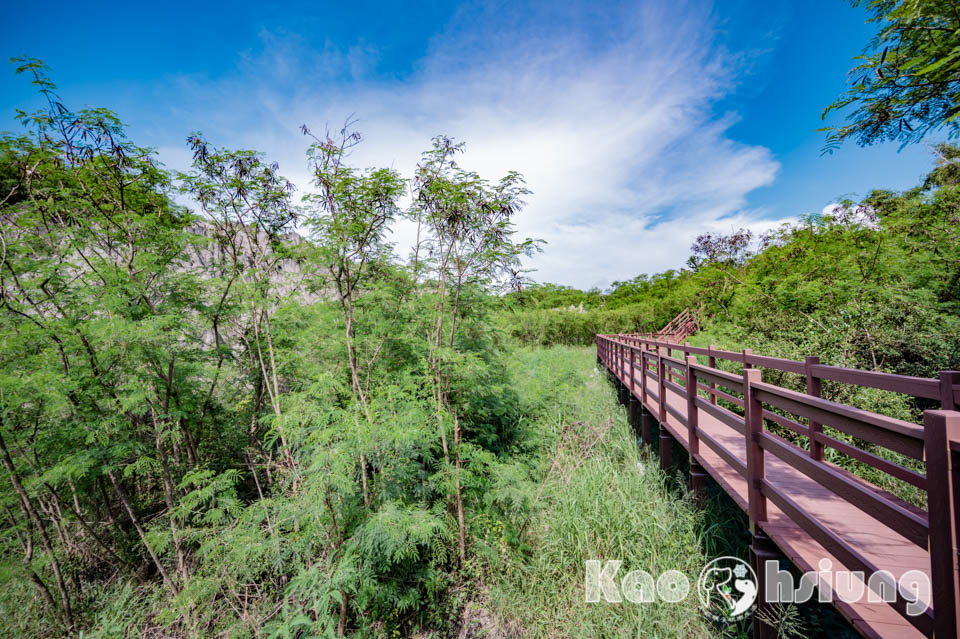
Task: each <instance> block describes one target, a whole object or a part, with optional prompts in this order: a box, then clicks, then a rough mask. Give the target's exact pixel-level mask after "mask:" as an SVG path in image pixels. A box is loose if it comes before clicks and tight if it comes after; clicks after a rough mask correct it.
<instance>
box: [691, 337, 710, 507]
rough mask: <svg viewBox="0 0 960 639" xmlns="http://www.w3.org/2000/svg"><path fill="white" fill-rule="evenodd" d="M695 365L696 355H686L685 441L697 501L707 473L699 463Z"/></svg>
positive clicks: (705, 485)
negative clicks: (688, 451) (686, 442)
mask: <svg viewBox="0 0 960 639" xmlns="http://www.w3.org/2000/svg"><path fill="white" fill-rule="evenodd" d="M696 365H697V356H696V355H688V356H687V441H688V444H689V446H688V448H689V449H690V492H691V493H692V494H693V498H694V500H695V501H697V502H701V501H703V494H704V491H705V490H706V487H707V474H706V473H705V472H704V470H703V466H701V465H700V459H699V456H700V439H699V437H698V435H697V428H699V426H700V420H699V415H698V413H697V411H698V409H697V373H696V371H695V370H693V367H694V366H696Z"/></svg>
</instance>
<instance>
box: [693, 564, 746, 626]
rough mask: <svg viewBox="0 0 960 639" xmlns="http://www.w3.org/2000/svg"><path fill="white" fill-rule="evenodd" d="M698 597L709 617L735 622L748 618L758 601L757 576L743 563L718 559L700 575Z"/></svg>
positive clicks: (705, 567) (708, 565) (704, 568)
mask: <svg viewBox="0 0 960 639" xmlns="http://www.w3.org/2000/svg"><path fill="white" fill-rule="evenodd" d="M697 595H698V596H699V598H700V606H701V607H702V608H703V611H704V612H705V613H706V615H707V616H708V617H711V618H712V619H715V620H716V621H734V620H736V619H739V618H741V617H743V616H745V615H747V614H748V613H749V612H750V609H751V607H752V606H753V604H754V602H755V601H756V600H757V575H756V574H755V573H754V572H753V568H751V567H750V564H748V563H747V562H745V561H743V560H742V559H737V558H736V557H718V558H717V559H714V560H713V561H711V562H710V563H708V564H707V565H706V566H704V567H703V570H701V571H700V578H699V579H697Z"/></svg>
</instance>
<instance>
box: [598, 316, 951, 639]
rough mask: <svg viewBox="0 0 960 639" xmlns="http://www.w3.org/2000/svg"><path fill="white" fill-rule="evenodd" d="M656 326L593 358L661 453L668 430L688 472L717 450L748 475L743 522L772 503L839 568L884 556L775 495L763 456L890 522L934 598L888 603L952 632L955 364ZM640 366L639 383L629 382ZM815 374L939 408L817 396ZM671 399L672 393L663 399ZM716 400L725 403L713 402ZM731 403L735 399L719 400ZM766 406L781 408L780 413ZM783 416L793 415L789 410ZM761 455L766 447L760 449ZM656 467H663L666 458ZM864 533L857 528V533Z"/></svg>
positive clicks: (918, 623) (927, 630)
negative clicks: (736, 367) (924, 571)
mask: <svg viewBox="0 0 960 639" xmlns="http://www.w3.org/2000/svg"><path fill="white" fill-rule="evenodd" d="M690 318H691V316H690V314H689V313H688V312H686V311H684V313H681V314H680V315H678V316H677V318H674V321H672V322H671V324H668V325H667V327H665V331H666V329H675V328H677V327H678V326H683V325H684V322H689V321H691V319H690ZM664 335H665V333H664V331H661V332H660V333H658V334H656V335H652V336H644V335H639V334H631V335H598V336H597V355H598V359H599V361H600V362H601V363H603V364H604V365H605V366H606V368H607V369H608V370H610V371H612V372H614V374H615V375H616V376H617V377H618V379H620V381H621V382H622V383H624V384H629V385H628V386H626V390H629V392H630V394H629V397H631V398H633V396H634V395H636V394H638V399H639V402H640V405H641V407H642V408H643V410H645V411H646V410H647V407H648V406H650V407H651V408H650V410H652V411H655V414H654V417H655V418H656V419H657V420H658V421H659V422H660V424H661V451H662V453H661V455H669V445H666V448H664V447H665V442H666V443H667V444H669V442H670V441H672V439H671V437H672V436H676V437H677V439H678V440H679V439H680V438H681V436H685V441H681V443H682V444H683V445H684V446H686V447H687V448H688V452H689V454H690V458H691V469H692V468H693V464H694V462H696V463H697V464H698V468H699V464H700V463H701V462H702V459H703V458H702V455H701V450H707V451H708V452H709V451H712V453H715V454H716V457H715V458H712V459H718V460H720V461H719V462H718V463H722V464H724V465H726V466H727V467H729V468H731V469H732V470H733V471H735V472H736V473H737V475H739V476H741V477H743V478H745V479H746V484H747V497H748V499H747V500H746V501H747V502H748V503H744V502H743V498H742V496H741V497H740V498H739V499H740V500H741V501H740V502H739V503H741V504H742V505H743V507H744V508H745V509H746V510H747V511H748V514H749V517H750V524H751V529H752V530H754V531H755V532H756V531H759V530H760V529H762V528H763V527H764V525H765V524H766V523H767V522H768V518H767V501H768V499H769V500H770V502H771V504H773V506H772V507H775V508H777V509H779V512H780V513H782V514H783V515H785V516H786V517H788V518H789V519H791V520H792V521H793V522H794V523H795V524H796V525H797V526H798V527H799V528H800V529H802V530H803V531H806V534H808V535H809V536H810V537H811V538H812V539H814V540H815V541H817V542H818V543H819V544H821V545H822V547H823V548H825V549H826V550H827V551H828V552H830V553H832V554H833V555H834V556H836V557H838V558H840V559H841V561H843V562H844V564H846V565H847V566H849V567H852V568H853V569H855V570H856V569H862V568H870V569H881V570H882V569H883V568H884V566H883V565H879V566H877V565H874V562H873V561H872V560H870V559H868V556H869V552H870V551H869V547H857V546H856V543H854V542H851V541H850V540H849V539H847V538H845V537H843V535H840V534H838V533H837V532H836V531H835V530H833V529H831V526H830V525H829V524H828V523H825V521H829V518H828V519H827V520H821V519H819V518H818V516H817V513H816V512H815V511H810V510H808V509H806V508H805V507H804V506H803V505H802V504H803V503H808V502H804V501H803V500H801V499H798V497H799V495H796V494H792V493H789V492H784V489H783V487H782V486H780V485H779V484H777V481H776V480H775V479H774V478H768V477H766V473H765V468H766V467H767V465H768V464H769V463H770V459H775V460H776V461H777V462H778V463H781V464H786V466H787V467H789V468H792V469H794V470H795V471H797V472H799V473H801V474H802V476H804V477H807V478H808V480H810V481H812V482H815V484H810V485H819V486H821V487H822V489H826V490H827V491H829V493H830V494H832V495H835V496H836V498H838V499H840V500H843V501H846V502H848V503H849V504H850V506H851V507H852V508H855V509H856V510H858V511H860V512H862V513H865V514H867V515H869V517H871V518H873V520H875V521H876V525H878V526H885V527H887V528H888V529H889V530H890V531H892V532H894V533H896V534H897V535H900V536H901V537H903V538H904V539H906V540H909V542H912V544H913V545H914V546H915V547H919V548H922V549H923V550H924V551H926V552H928V553H929V558H930V564H929V565H930V566H931V570H930V573H929V574H930V577H931V583H932V587H933V593H932V599H933V607H932V608H931V609H930V610H928V611H927V613H925V614H923V615H921V616H908V615H907V613H906V612H905V610H906V608H905V601H904V599H903V596H902V593H898V594H897V600H896V601H895V602H893V603H891V606H892V607H893V608H894V609H895V610H897V611H898V612H899V613H900V614H901V615H904V618H905V619H906V621H908V622H909V623H910V624H912V625H913V626H914V627H915V628H917V629H918V630H920V631H921V632H922V633H923V634H925V635H927V636H933V634H934V633H935V634H936V636H937V637H938V638H939V637H941V636H957V624H958V618H960V577H958V568H960V566H958V563H960V557H958V553H957V549H958V547H960V523H958V522H960V517H958V512H957V505H958V504H960V492H958V490H960V412H958V411H957V410H955V409H956V408H958V407H960V372H957V371H945V372H943V373H941V375H940V376H939V378H938V379H931V378H923V377H914V376H907V375H896V374H892V373H884V372H879V371H866V370H859V369H853V368H845V367H839V366H829V365H824V364H821V363H820V360H819V358H817V357H813V356H811V357H808V358H806V360H805V361H797V360H788V359H782V358H776V357H769V356H765V355H759V354H754V353H752V352H751V351H749V350H745V351H742V352H740V353H737V352H734V351H725V350H720V349H716V348H714V347H712V346H711V347H708V348H702V347H693V346H690V345H689V344H686V343H683V344H678V343H675V342H672V341H668V340H665V339H664ZM674 352H677V353H683V359H680V358H677V357H674V356H673V353H674ZM698 356H700V357H706V358H707V361H708V364H707V365H705V364H702V363H699V362H698V360H697V357H698ZM722 361H732V362H736V363H739V364H740V365H742V370H743V373H742V374H736V373H731V372H729V371H725V370H721V369H719V368H717V365H718V362H722ZM638 368H639V371H640V375H639V377H640V379H639V381H638V380H636V370H637V369H638ZM763 369H770V370H777V371H784V372H788V373H793V374H797V375H801V376H803V378H804V379H805V380H806V392H800V391H795V390H790V389H787V388H783V387H781V386H777V385H775V384H771V383H769V382H764V381H762V380H761V378H762V370H763ZM822 380H830V381H834V382H840V383H844V384H850V385H854V386H862V387H866V388H876V389H882V390H886V391H891V392H897V393H901V394H904V395H908V396H911V397H916V398H920V399H925V400H930V399H935V400H940V402H941V405H942V406H944V407H945V409H944V410H932V411H926V412H925V413H924V424H923V425H918V424H914V423H910V422H907V421H904V420H901V419H896V418H893V417H890V416H887V415H882V414H880V413H876V412H871V411H867V410H863V409H861V408H857V407H854V406H848V405H845V404H842V403H838V402H833V401H830V400H828V399H824V398H822V397H820V382H821V381H822ZM678 382H679V383H678ZM704 382H706V383H704ZM733 393H735V394H738V395H739V397H738V396H737V395H734V394H733ZM671 396H675V397H676V398H677V399H679V400H680V401H679V402H674V401H672V400H669V398H670V397H671ZM718 399H719V400H722V401H723V402H729V404H723V405H721V404H718V402H717V400H718ZM731 404H732V405H733V406H734V408H727V407H729V406H731ZM725 406H727V407H725ZM768 407H769V408H768ZM739 409H743V410H744V413H745V414H743V415H740V414H738V413H737V412H736V410H739ZM771 409H778V410H779V411H782V412H783V413H786V415H784V414H781V413H779V412H773V410H771ZM790 416H796V419H791V418H790ZM704 419H708V420H713V423H714V424H716V426H712V427H711V428H713V429H714V430H713V431H710V432H708V431H706V430H704V429H703V427H702V420H704ZM668 420H670V421H669V422H668ZM797 420H805V422H806V423H801V421H797ZM668 423H669V424H671V425H670V426H668V427H667V429H666V434H665V430H664V425H665V424H668ZM767 423H775V424H778V425H780V426H782V427H784V428H786V429H788V430H789V431H792V432H794V433H797V434H799V435H803V436H805V437H806V438H807V440H806V441H808V442H809V450H807V449H805V448H804V447H803V446H802V445H798V444H797V443H795V442H792V441H790V440H789V439H785V438H783V437H780V436H778V435H776V434H775V433H773V432H770V431H769V430H768V429H767V427H766V424H767ZM823 426H826V427H828V428H831V429H834V430H838V431H841V432H844V433H847V434H849V435H853V436H854V437H855V438H856V439H855V440H854V441H861V442H864V441H865V442H869V443H872V444H874V445H877V446H880V447H883V448H887V449H888V450H892V451H895V452H897V453H899V454H901V455H904V456H906V457H909V458H911V459H913V460H916V461H917V462H920V463H922V464H924V465H925V468H926V474H923V473H920V472H917V471H916V470H914V469H913V468H907V467H905V466H902V465H900V464H898V463H896V462H894V461H891V460H889V459H886V458H884V457H882V456H880V455H877V454H875V452H872V451H870V450H865V449H864V448H862V447H861V446H862V444H861V445H857V444H854V443H850V442H847V441H842V440H840V439H837V438H836V437H832V436H831V435H829V434H827V433H825V432H823ZM717 427H719V428H720V429H721V430H722V429H723V428H729V429H730V432H732V433H737V437H740V438H741V439H740V441H741V442H742V445H741V451H742V452H741V453H736V452H734V451H732V450H730V449H729V448H728V447H727V445H726V444H725V443H724V440H727V441H729V436H727V435H723V434H722V433H720V436H719V437H718V436H717V431H716V429H717ZM664 437H667V439H666V440H665V439H664ZM800 441H801V443H802V442H803V440H800ZM701 444H702V446H701ZM704 447H705V448H704ZM825 447H826V448H832V449H834V450H836V451H838V452H840V453H841V454H843V455H846V456H848V457H851V458H853V459H856V460H857V461H859V462H861V463H864V464H866V465H868V466H870V467H872V468H874V469H876V470H878V471H880V472H882V473H886V474H888V475H890V476H892V477H895V478H896V479H898V480H901V481H904V482H906V483H908V484H910V485H912V486H914V487H916V488H918V489H920V490H923V491H926V492H927V496H928V497H927V504H928V506H927V510H926V511H925V512H924V511H922V510H920V509H919V508H917V507H916V506H912V505H909V504H907V503H906V502H904V501H903V500H901V499H899V498H898V497H895V496H893V495H890V494H888V493H886V492H884V491H883V490H881V489H880V488H878V487H876V486H874V485H872V484H870V483H869V482H867V481H866V480H864V479H862V478H860V477H856V476H854V475H852V474H850V473H849V472H848V471H846V470H844V469H842V468H840V467H838V466H836V465H834V464H832V463H830V462H829V461H826V460H825V459H824V455H823V449H824V448H825ZM765 452H766V453H769V455H767V456H765V455H764V453H765ZM739 455H745V457H743V458H741V457H740V456H739ZM661 465H664V459H663V457H661ZM701 471H702V469H701ZM691 477H692V471H691ZM728 490H729V488H728ZM831 499H833V498H831ZM869 532H870V531H864V534H868V533H869ZM851 544H853V545H851ZM864 552H866V553H867V554H866V555H865V554H864ZM935 612H936V613H937V614H934V613H935Z"/></svg>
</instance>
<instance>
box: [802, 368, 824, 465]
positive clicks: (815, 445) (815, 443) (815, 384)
mask: <svg viewBox="0 0 960 639" xmlns="http://www.w3.org/2000/svg"><path fill="white" fill-rule="evenodd" d="M819 363H820V358H819V357H817V356H816V355H807V358H806V360H804V363H803V367H804V370H805V371H806V374H807V395H811V396H813V397H820V394H821V392H822V390H823V384H822V383H821V381H820V378H819V377H817V376H816V375H814V374H813V367H814V366H816V365H817V364H819ZM822 432H823V424H821V423H820V422H815V421H814V420H812V419H811V420H810V426H809V429H808V432H807V437H809V438H810V457H812V458H813V459H816V460H817V461H823V444H822V443H821V442H820V440H819V439H817V436H818V435H819V434H820V433H822Z"/></svg>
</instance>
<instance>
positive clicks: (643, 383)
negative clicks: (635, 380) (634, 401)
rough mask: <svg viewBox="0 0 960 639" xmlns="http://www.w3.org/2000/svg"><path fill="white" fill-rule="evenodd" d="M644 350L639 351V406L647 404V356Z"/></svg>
mask: <svg viewBox="0 0 960 639" xmlns="http://www.w3.org/2000/svg"><path fill="white" fill-rule="evenodd" d="M646 350H647V349H646V348H641V349H640V405H641V406H642V405H644V404H646V403H647V356H646Z"/></svg>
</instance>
